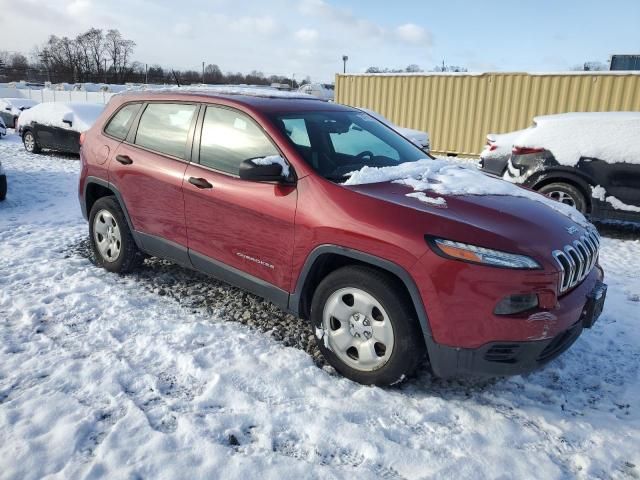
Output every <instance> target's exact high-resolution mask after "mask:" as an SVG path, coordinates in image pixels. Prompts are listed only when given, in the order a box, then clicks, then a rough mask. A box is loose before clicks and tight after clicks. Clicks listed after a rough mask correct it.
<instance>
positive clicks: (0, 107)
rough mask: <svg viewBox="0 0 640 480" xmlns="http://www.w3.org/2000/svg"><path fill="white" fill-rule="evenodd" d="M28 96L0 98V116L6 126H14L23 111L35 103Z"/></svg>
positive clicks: (35, 103)
mask: <svg viewBox="0 0 640 480" xmlns="http://www.w3.org/2000/svg"><path fill="white" fill-rule="evenodd" d="M37 104H38V102H36V101H35V100H30V99H28V98H0V118H1V119H2V120H4V124H5V125H6V126H7V127H8V128H16V122H17V120H18V118H19V117H20V115H21V114H22V112H23V111H25V110H28V109H30V108H31V107H33V106H35V105H37Z"/></svg>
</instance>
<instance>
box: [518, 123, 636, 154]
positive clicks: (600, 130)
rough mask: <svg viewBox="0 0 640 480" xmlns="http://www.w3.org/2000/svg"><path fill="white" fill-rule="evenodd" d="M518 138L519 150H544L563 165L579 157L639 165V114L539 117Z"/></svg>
mask: <svg viewBox="0 0 640 480" xmlns="http://www.w3.org/2000/svg"><path fill="white" fill-rule="evenodd" d="M534 123H535V126H534V127H532V128H528V129H526V130H524V131H523V132H522V134H521V135H519V136H518V138H517V139H515V142H516V144H517V146H519V147H532V148H545V149H547V150H549V151H550V152H551V153H552V154H553V156H554V158H555V159H556V161H557V162H558V163H560V164H561V165H567V166H575V165H576V164H577V163H578V161H579V160H580V158H583V157H585V158H598V159H600V160H603V161H605V162H608V163H619V162H625V163H637V164H640V112H592V113H565V114H560V115H547V116H542V117H536V118H535V119H534Z"/></svg>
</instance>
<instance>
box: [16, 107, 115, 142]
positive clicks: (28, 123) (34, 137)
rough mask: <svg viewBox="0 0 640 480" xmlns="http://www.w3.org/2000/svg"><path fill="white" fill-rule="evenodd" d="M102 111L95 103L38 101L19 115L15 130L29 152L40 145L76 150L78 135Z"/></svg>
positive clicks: (102, 108) (78, 140) (88, 126)
mask: <svg viewBox="0 0 640 480" xmlns="http://www.w3.org/2000/svg"><path fill="white" fill-rule="evenodd" d="M102 110H104V105H103V104H98V103H41V104H39V105H37V106H35V107H33V108H32V109H30V110H28V111H26V112H24V113H23V114H22V115H21V117H20V120H19V127H18V133H19V135H20V136H21V137H22V142H23V143H24V148H25V149H26V150H27V151H28V152H31V153H38V152H40V150H41V149H43V148H48V149H52V150H58V151H62V152H69V153H79V152H80V134H81V133H82V132H84V131H86V130H88V129H89V128H91V126H92V125H93V124H94V122H95V121H96V119H97V118H98V116H99V115H100V114H101V113H102Z"/></svg>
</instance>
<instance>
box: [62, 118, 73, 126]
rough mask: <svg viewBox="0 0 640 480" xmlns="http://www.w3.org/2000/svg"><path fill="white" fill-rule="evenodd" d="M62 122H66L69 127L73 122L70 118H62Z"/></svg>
mask: <svg viewBox="0 0 640 480" xmlns="http://www.w3.org/2000/svg"><path fill="white" fill-rule="evenodd" d="M62 123H66V124H67V125H69V128H71V126H72V125H73V122H72V121H71V120H67V119H66V118H65V119H64V120H62Z"/></svg>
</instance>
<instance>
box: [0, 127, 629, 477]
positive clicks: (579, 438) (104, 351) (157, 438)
mask: <svg viewBox="0 0 640 480" xmlns="http://www.w3.org/2000/svg"><path fill="white" fill-rule="evenodd" d="M0 161H1V162H2V165H3V166H4V168H5V170H6V171H7V176H8V181H9V194H8V196H7V199H6V201H5V202H3V203H0V272H1V274H0V321H1V322H2V330H1V335H2V338H1V340H0V407H1V408H0V458H4V459H9V458H10V459H11V462H7V463H4V462H3V465H4V471H3V472H2V475H0V476H4V475H6V476H7V477H10V478H41V477H44V476H46V475H51V476H52V477H53V478H79V477H82V478H97V477H109V478H143V477H144V478H205V477H206V478H225V477H228V476H234V477H239V476H241V475H243V476H245V477H246V478H252V477H253V478H255V472H257V471H260V472H263V473H264V478H311V477H313V478H339V477H344V476H349V477H351V478H407V479H409V478H426V477H432V476H436V477H456V478H460V477H474V478H497V477H500V478H526V477H532V476H533V477H537V478H566V477H574V476H575V477H578V478H638V477H639V476H640V453H639V451H638V448H637V446H638V445H639V444H640V413H639V408H638V407H639V404H638V398H639V396H640V378H639V367H640V326H639V321H640V275H638V270H639V269H640V240H638V233H637V232H633V231H631V232H627V231H619V230H615V229H606V230H605V231H604V236H603V246H602V253H601V263H602V265H603V267H604V269H605V272H606V281H607V283H608V284H609V293H608V300H607V303H606V307H605V311H604V313H603V315H602V316H601V318H600V319H599V320H598V323H597V324H596V325H595V326H594V328H593V329H592V330H591V331H586V332H585V333H584V334H583V335H582V336H581V337H580V338H579V340H578V341H577V343H576V345H575V346H574V347H573V348H571V349H570V350H569V351H567V352H566V353H565V354H564V355H562V356H561V357H560V358H559V359H556V360H554V361H553V362H552V363H551V364H549V365H548V366H547V367H546V368H545V369H544V370H542V371H539V372H536V373H534V374H531V375H528V376H526V377H522V376H516V377H513V378H508V379H497V380H490V381H480V380H475V381H442V380H435V379H433V378H432V377H431V376H430V375H429V373H427V371H426V367H425V368H423V369H422V373H421V374H420V375H419V376H418V377H417V378H413V379H410V380H409V381H408V382H406V383H404V384H403V385H402V386H401V387H400V388H395V389H394V388H392V389H381V388H376V387H365V386H361V385H358V384H355V383H353V382H351V381H349V380H346V379H344V378H342V377H340V376H338V375H336V374H335V373H334V372H333V371H332V369H331V368H330V367H327V366H326V365H324V364H323V362H322V361H321V360H320V358H319V356H318V352H317V351H316V349H315V347H314V343H313V336H312V331H311V329H310V328H308V326H306V325H304V324H302V323H301V322H300V321H298V320H296V319H294V318H293V317H291V316H290V315H286V314H285V313H283V312H281V311H280V310H278V309H277V308H276V307H275V306H273V305H271V304H268V303H265V302H262V301H261V300H260V299H258V298H257V297H254V296H252V295H250V294H247V293H244V292H242V291H240V290H237V289H235V288H231V287H228V286H226V285H225V284H222V283H220V282H217V281H215V280H212V279H208V278H206V277H204V276H202V275H200V274H197V273H193V272H191V271H188V270H185V269H182V268H180V267H177V266H175V265H172V264H170V263H168V262H164V261H158V260H154V259H150V260H147V261H146V264H145V266H144V267H143V269H142V270H141V271H140V272H139V273H136V274H132V275H127V276H118V275H115V274H110V273H108V272H106V271H104V270H102V269H99V268H97V267H95V266H94V265H93V264H92V263H91V260H90V258H89V257H90V255H89V254H88V248H87V242H86V240H87V225H86V223H85V221H84V220H83V218H82V216H81V213H80V208H79V206H78V201H77V194H76V190H77V182H78V173H79V161H78V159H77V157H73V156H64V155H55V154H46V153H45V154H41V155H34V154H28V153H26V152H25V151H24V148H23V147H22V145H21V143H20V141H19V138H18V137H17V136H15V135H13V134H10V135H8V136H7V137H5V138H2V139H1V140H0ZM36 459H37V460H36ZM266 467H269V469H268V470H265V468H266Z"/></svg>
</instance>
